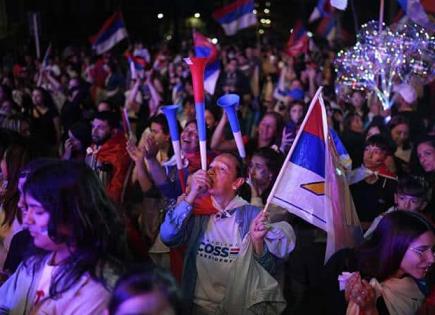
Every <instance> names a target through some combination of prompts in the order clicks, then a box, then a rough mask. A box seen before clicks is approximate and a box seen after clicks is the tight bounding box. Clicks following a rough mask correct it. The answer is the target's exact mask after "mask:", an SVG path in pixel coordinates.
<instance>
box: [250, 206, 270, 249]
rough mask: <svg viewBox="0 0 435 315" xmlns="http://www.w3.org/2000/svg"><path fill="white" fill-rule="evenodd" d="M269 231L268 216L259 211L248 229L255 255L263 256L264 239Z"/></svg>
mask: <svg viewBox="0 0 435 315" xmlns="http://www.w3.org/2000/svg"><path fill="white" fill-rule="evenodd" d="M268 229H269V214H268V213H267V212H265V211H261V212H260V213H258V215H257V216H256V217H255V219H254V220H253V221H252V223H251V226H250V228H249V233H250V235H251V240H252V245H253V247H254V251H255V253H256V254H257V255H262V254H263V247H264V237H265V236H266V234H267V231H268Z"/></svg>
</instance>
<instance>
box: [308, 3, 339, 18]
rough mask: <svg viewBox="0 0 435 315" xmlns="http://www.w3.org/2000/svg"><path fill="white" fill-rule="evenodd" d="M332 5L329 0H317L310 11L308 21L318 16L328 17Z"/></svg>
mask: <svg viewBox="0 0 435 315" xmlns="http://www.w3.org/2000/svg"><path fill="white" fill-rule="evenodd" d="M332 10H333V8H332V6H331V3H330V1H329V0H319V1H318V2H317V4H316V6H315V7H314V10H313V12H312V13H311V15H310V17H309V19H308V22H310V23H312V22H314V21H316V20H318V19H320V18H324V17H328V16H330V15H331V14H332Z"/></svg>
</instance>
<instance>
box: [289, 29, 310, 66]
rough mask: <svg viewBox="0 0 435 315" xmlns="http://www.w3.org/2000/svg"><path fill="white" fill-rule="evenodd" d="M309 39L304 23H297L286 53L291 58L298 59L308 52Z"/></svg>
mask: <svg viewBox="0 0 435 315" xmlns="http://www.w3.org/2000/svg"><path fill="white" fill-rule="evenodd" d="M308 47H309V37H308V34H307V29H306V28H305V26H304V25H303V24H302V21H297V22H296V24H295V26H294V27H293V30H292V32H291V34H290V37H289V39H288V42H287V45H286V49H285V52H286V53H287V55H289V56H290V57H297V56H299V55H300V54H302V53H306V52H308Z"/></svg>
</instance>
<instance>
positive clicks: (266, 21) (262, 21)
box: [260, 19, 272, 25]
mask: <svg viewBox="0 0 435 315" xmlns="http://www.w3.org/2000/svg"><path fill="white" fill-rule="evenodd" d="M260 23H261V24H266V25H269V24H270V23H272V21H271V20H270V19H261V20H260Z"/></svg>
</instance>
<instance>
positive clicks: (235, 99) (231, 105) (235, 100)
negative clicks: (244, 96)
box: [217, 94, 246, 159]
mask: <svg viewBox="0 0 435 315" xmlns="http://www.w3.org/2000/svg"><path fill="white" fill-rule="evenodd" d="M239 102H240V96H238V95H237V94H226V95H224V96H221V97H219V98H218V100H217V104H218V105H219V106H220V107H222V108H223V109H224V110H225V113H226V114H227V117H228V120H229V121H230V126H231V130H232V132H233V136H234V140H235V141H236V145H237V150H238V151H239V155H240V157H241V158H243V159H244V158H246V152H245V145H244V143H243V138H242V132H241V131H240V123H239V119H238V118H237V111H236V107H237V106H238V105H239Z"/></svg>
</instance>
